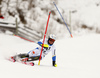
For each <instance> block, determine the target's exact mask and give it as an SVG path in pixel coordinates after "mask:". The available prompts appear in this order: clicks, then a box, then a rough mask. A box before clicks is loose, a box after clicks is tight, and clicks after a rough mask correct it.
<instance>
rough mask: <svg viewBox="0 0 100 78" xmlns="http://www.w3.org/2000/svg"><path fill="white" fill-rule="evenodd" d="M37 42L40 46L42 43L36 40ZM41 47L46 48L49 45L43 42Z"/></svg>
mask: <svg viewBox="0 0 100 78" xmlns="http://www.w3.org/2000/svg"><path fill="white" fill-rule="evenodd" d="M38 44H39V45H40V46H42V44H43V43H42V42H41V41H38ZM43 47H45V48H48V47H49V45H48V44H44V45H43Z"/></svg>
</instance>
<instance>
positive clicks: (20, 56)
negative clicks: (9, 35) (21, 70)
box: [17, 54, 29, 58]
mask: <svg viewBox="0 0 100 78" xmlns="http://www.w3.org/2000/svg"><path fill="white" fill-rule="evenodd" d="M17 56H18V57H19V58H26V57H27V58H28V57H29V55H28V54H19V55H17Z"/></svg>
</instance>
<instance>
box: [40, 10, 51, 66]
mask: <svg viewBox="0 0 100 78" xmlns="http://www.w3.org/2000/svg"><path fill="white" fill-rule="evenodd" d="M50 14H51V12H49V15H48V20H47V25H46V29H45V34H44V38H43V44H42V48H41V53H40V58H39V62H38V65H40V60H41V55H42V51H43V45H44V41H45V37H46V33H47V28H48V23H49V18H50Z"/></svg>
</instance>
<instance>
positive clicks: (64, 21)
mask: <svg viewBox="0 0 100 78" xmlns="http://www.w3.org/2000/svg"><path fill="white" fill-rule="evenodd" d="M53 4H54V5H55V7H56V9H57V11H58V12H59V14H60V16H61V18H62V20H63V22H64V23H65V25H66V27H67V29H68V31H69V33H70V36H71V37H73V36H72V33H71V31H70V30H69V28H68V26H67V24H66V22H65V20H64V18H63V16H62V15H61V13H60V11H59V9H58V8H57V6H56V4H55V2H53Z"/></svg>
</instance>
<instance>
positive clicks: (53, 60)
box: [52, 47, 57, 67]
mask: <svg viewBox="0 0 100 78" xmlns="http://www.w3.org/2000/svg"><path fill="white" fill-rule="evenodd" d="M55 51H56V48H55V47H54V48H53V50H52V65H53V66H54V67H57V64H56V54H55Z"/></svg>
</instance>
